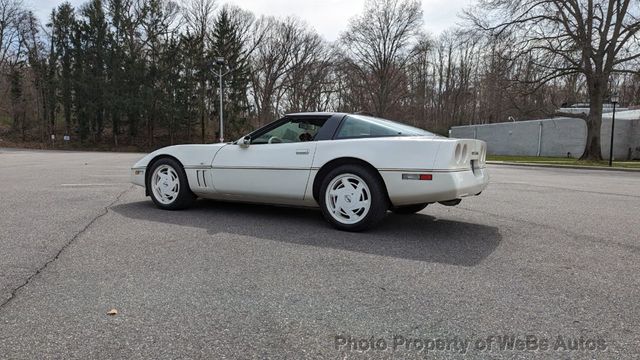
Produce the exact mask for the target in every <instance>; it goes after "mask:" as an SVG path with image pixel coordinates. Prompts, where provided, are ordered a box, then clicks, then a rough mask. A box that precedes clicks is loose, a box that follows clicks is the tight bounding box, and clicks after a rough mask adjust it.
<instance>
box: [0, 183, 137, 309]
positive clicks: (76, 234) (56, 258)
mask: <svg viewBox="0 0 640 360" xmlns="http://www.w3.org/2000/svg"><path fill="white" fill-rule="evenodd" d="M133 187H134V186H133V185H132V186H130V187H128V188H127V189H125V190H124V191H122V192H120V193H119V194H118V196H116V198H115V200H113V201H112V202H111V203H110V204H109V205H107V206H105V207H104V209H103V210H102V212H101V213H100V214H98V215H96V216H95V217H94V218H93V219H91V221H89V222H88V223H87V225H85V226H84V227H83V228H82V229H80V231H78V232H77V233H75V235H73V236H72V237H71V239H69V241H67V242H66V243H65V244H64V245H62V247H61V248H60V250H58V252H57V253H56V255H55V256H54V257H52V258H51V259H49V260H47V261H46V262H45V263H44V264H43V265H42V266H40V267H39V268H38V269H37V270H36V271H35V272H34V273H33V274H31V275H29V277H27V279H26V280H25V281H24V282H23V283H22V284H20V285H19V286H18V287H16V288H15V289H13V290H12V291H11V294H9V297H8V298H7V299H6V300H4V301H3V302H2V303H0V310H2V309H3V308H4V307H5V306H6V305H8V304H9V303H10V302H11V300H13V299H14V298H15V297H16V295H17V294H18V292H19V291H20V290H21V289H22V288H24V287H25V286H27V285H28V284H29V283H30V282H31V280H33V279H34V278H35V277H36V276H38V274H40V273H42V272H43V271H44V270H46V268H47V266H49V264H51V263H53V262H54V261H56V260H58V258H59V257H60V255H62V252H63V251H64V250H65V249H67V248H68V247H69V246H70V245H71V244H73V243H74V242H75V241H76V239H78V238H79V237H80V236H81V235H82V234H84V233H85V232H86V231H87V230H89V228H90V227H91V225H93V224H94V223H95V222H96V221H98V219H100V218H101V217H103V216H105V215H107V214H108V213H109V209H110V208H111V207H112V206H113V205H115V204H116V203H117V202H118V201H120V199H121V198H122V196H123V195H124V194H126V193H127V191H129V190H131V189H133Z"/></svg>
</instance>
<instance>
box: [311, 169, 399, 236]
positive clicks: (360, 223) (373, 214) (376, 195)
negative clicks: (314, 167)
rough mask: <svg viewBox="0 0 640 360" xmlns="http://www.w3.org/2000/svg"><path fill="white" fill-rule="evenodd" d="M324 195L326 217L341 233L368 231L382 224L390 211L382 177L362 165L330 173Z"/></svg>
mask: <svg viewBox="0 0 640 360" xmlns="http://www.w3.org/2000/svg"><path fill="white" fill-rule="evenodd" d="M320 194H321V195H320V208H321V210H322V215H323V216H324V218H325V219H326V220H327V221H328V222H329V223H331V225H333V226H334V227H335V228H337V229H340V230H346V231H362V230H366V229H368V228H370V227H372V226H373V225H375V224H377V223H378V222H379V221H380V220H382V218H383V217H384V215H385V214H386V212H387V209H388V208H389V204H388V201H387V197H386V192H385V190H384V186H383V185H382V183H381V182H380V180H379V179H378V177H377V176H376V175H375V174H374V173H373V172H372V171H371V170H369V169H367V168H365V167H362V166H358V165H343V166H339V167H337V168H335V169H333V170H332V171H331V172H329V174H327V176H326V177H325V178H324V179H323V181H322V186H321V188H320Z"/></svg>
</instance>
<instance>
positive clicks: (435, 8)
mask: <svg viewBox="0 0 640 360" xmlns="http://www.w3.org/2000/svg"><path fill="white" fill-rule="evenodd" d="M24 2H25V4H26V6H27V7H29V8H30V9H32V10H34V11H35V13H36V14H37V15H38V16H39V17H40V18H41V19H46V18H47V16H48V14H50V13H51V9H53V8H54V7H56V6H58V5H59V4H61V3H62V2H63V0H24ZM69 2H71V4H73V5H74V6H78V5H81V4H83V3H85V2H86V0H69ZM472 2H473V0H422V9H423V11H424V28H425V30H426V31H427V32H430V33H431V34H433V35H437V34H439V33H441V32H442V31H443V30H446V29H449V28H451V27H453V26H455V25H456V23H458V22H460V19H459V18H458V16H457V15H458V14H459V13H460V12H461V11H462V9H464V8H465V7H467V6H469V5H470V4H472ZM218 3H219V4H223V3H231V4H234V5H237V6H239V7H241V8H243V9H247V10H250V11H251V12H253V13H254V14H256V16H260V15H274V16H282V17H284V16H288V15H297V16H298V17H300V18H301V19H303V20H305V21H306V22H307V23H308V24H309V25H311V26H312V27H314V28H315V29H316V30H317V31H318V32H319V33H320V34H321V35H322V36H324V38H325V39H327V40H329V41H333V40H336V39H337V38H338V36H339V35H340V32H342V31H344V29H345V28H346V27H347V22H348V21H349V19H350V18H352V17H353V16H355V15H357V14H359V13H361V12H362V10H363V7H364V0H219V1H218Z"/></svg>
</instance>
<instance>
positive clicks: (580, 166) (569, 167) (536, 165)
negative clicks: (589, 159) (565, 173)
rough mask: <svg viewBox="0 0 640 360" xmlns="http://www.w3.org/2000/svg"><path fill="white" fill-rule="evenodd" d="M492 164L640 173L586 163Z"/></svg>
mask: <svg viewBox="0 0 640 360" xmlns="http://www.w3.org/2000/svg"><path fill="white" fill-rule="evenodd" d="M487 164H490V165H507V166H527V167H541V168H555V169H558V168H560V169H580V170H600V171H626V172H637V173H640V169H633V168H623V167H604V166H586V165H553V164H536V163H519V162H508V161H487Z"/></svg>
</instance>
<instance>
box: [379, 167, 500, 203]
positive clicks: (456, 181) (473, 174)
mask: <svg viewBox="0 0 640 360" xmlns="http://www.w3.org/2000/svg"><path fill="white" fill-rule="evenodd" d="M380 173H381V175H382V178H383V179H384V182H385V185H386V186H387V192H388V193H389V199H390V200H391V203H392V204H393V205H394V206H400V205H409V204H418V203H433V202H438V201H447V200H454V199H460V198H463V197H467V196H474V195H478V194H479V193H480V192H482V191H483V190H484V189H485V188H486V187H487V184H488V183H489V174H488V172H487V169H486V168H478V169H475V170H471V169H465V170H455V171H454V170H452V171H432V172H429V171H427V170H425V171H420V172H416V171H415V170H414V171H409V170H407V171H402V170H398V171H395V170H394V171H381V172H380ZM402 174H431V175H432V180H404V179H403V178H402Z"/></svg>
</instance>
